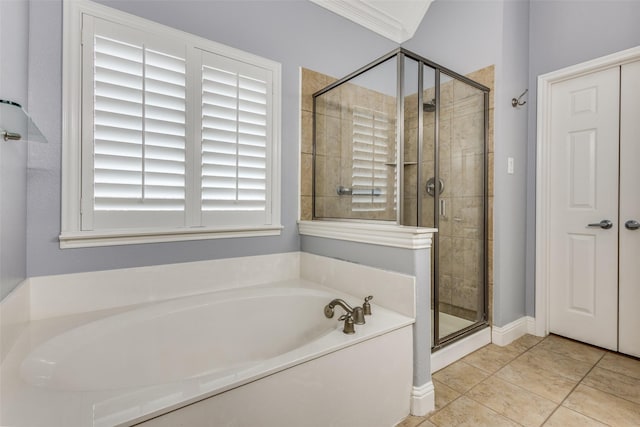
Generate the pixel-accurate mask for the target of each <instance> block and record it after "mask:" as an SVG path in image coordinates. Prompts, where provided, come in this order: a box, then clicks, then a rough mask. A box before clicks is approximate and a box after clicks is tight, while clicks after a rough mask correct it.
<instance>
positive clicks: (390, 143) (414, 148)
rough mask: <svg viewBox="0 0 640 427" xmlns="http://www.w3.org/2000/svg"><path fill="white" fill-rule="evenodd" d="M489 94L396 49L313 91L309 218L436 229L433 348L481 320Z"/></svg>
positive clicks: (468, 330) (484, 307) (484, 298)
mask: <svg viewBox="0 0 640 427" xmlns="http://www.w3.org/2000/svg"><path fill="white" fill-rule="evenodd" d="M488 94H489V89H488V88H487V87H485V86H483V85H481V84H479V83H477V82H475V81H473V80H470V79H469V78H467V77H465V76H462V75H459V74H457V73H455V72H453V71H451V70H448V69H446V68H444V67H442V66H439V65H438V64H435V63H433V62H431V61H429V60H428V59H426V58H423V57H421V56H419V55H416V54H414V53H412V52H410V51H408V50H406V49H403V48H399V49H397V50H394V51H393V52H391V53H389V54H387V55H385V56H383V57H382V58H380V59H378V60H376V61H374V62H373V63H371V64H369V65H367V66H365V67H363V68H361V69H359V70H357V71H355V72H354V73H352V74H350V75H348V76H346V77H344V78H343V79H340V80H338V81H337V82H335V83H333V84H331V85H329V86H327V87H325V88H324V89H322V90H320V91H318V92H316V93H315V94H314V95H313V100H314V103H313V108H314V113H313V117H314V120H313V127H314V129H313V132H314V147H313V150H314V153H313V159H314V165H313V171H314V173H313V218H314V220H341V221H345V220H346V221H375V222H387V223H392V224H400V225H407V226H416V227H433V228H437V229H438V233H436V234H435V236H434V242H433V248H432V251H431V256H432V259H431V265H432V269H431V270H432V280H431V284H432V292H431V295H432V300H431V307H432V316H433V319H432V320H433V321H432V324H433V330H432V347H433V348H434V350H436V349H438V348H440V347H442V346H443V345H446V344H447V343H449V342H453V341H455V340H456V339H459V338H461V337H463V336H466V335H467V334H469V333H472V332H474V331H475V330H477V329H479V328H482V327H484V326H486V324H487V305H488V300H487V297H488V295H487V283H488V280H487V279H488V278H487V193H488V191H487V178H486V177H487V144H486V141H487V129H488V103H489V97H488ZM425 262H426V261H425Z"/></svg>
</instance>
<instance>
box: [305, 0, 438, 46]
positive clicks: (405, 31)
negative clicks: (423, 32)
mask: <svg viewBox="0 0 640 427" xmlns="http://www.w3.org/2000/svg"><path fill="white" fill-rule="evenodd" d="M311 1H312V2H313V3H315V4H317V5H319V6H322V7H324V8H325V9H328V10H330V11H332V12H334V13H337V14H338V15H340V16H342V17H344V18H347V19H349V20H351V21H353V22H355V23H356V24H360V25H362V26H363V27H365V28H368V29H369V30H371V31H374V32H376V33H378V34H380V35H381V36H384V37H386V38H388V39H391V40H393V41H394V42H396V43H402V42H405V41H407V40H409V39H410V38H411V37H413V35H414V34H415V32H416V30H417V29H418V26H419V25H420V22H422V19H423V18H424V15H425V14H426V13H427V9H429V6H430V5H431V2H432V1H433V0H311Z"/></svg>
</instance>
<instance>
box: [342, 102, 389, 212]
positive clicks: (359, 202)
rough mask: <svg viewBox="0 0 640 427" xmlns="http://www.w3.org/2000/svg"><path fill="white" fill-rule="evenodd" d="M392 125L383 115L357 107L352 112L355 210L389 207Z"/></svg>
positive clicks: (353, 197)
mask: <svg viewBox="0 0 640 427" xmlns="http://www.w3.org/2000/svg"><path fill="white" fill-rule="evenodd" d="M390 126H391V125H390V122H389V118H388V116H387V115H386V114H384V113H381V112H377V111H373V110H368V109H365V108H358V107H356V108H354V110H353V145H352V155H353V164H352V182H351V187H352V191H353V195H352V198H351V206H352V210H353V211H384V210H386V208H387V197H388V186H389V176H388V174H389V171H388V169H389V168H388V167H387V165H386V163H387V162H388V161H389V160H388V157H389V133H390V130H391V129H390Z"/></svg>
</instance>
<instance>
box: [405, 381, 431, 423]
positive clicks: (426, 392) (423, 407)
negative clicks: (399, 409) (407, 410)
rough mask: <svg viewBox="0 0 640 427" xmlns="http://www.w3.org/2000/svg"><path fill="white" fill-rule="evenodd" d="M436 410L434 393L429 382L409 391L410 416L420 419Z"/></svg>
mask: <svg viewBox="0 0 640 427" xmlns="http://www.w3.org/2000/svg"><path fill="white" fill-rule="evenodd" d="M435 408H436V391H435V388H434V387H433V382H431V381H429V382H428V383H426V384H423V385H421V386H419V387H415V386H414V387H413V390H412V391H411V415H415V416H416V417H422V416H424V415H427V414H428V413H429V412H431V411H433V410H434V409H435Z"/></svg>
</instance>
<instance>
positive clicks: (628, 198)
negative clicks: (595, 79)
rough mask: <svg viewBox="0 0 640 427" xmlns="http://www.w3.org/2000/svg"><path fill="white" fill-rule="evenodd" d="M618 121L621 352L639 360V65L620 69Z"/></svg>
mask: <svg viewBox="0 0 640 427" xmlns="http://www.w3.org/2000/svg"><path fill="white" fill-rule="evenodd" d="M621 76H622V77H621V79H622V80H621V91H620V92H621V99H620V105H621V117H620V331H619V339H620V352H622V353H626V354H631V355H634V356H637V357H640V308H639V305H640V229H638V230H629V229H627V228H625V227H624V223H625V222H626V221H629V220H636V221H638V222H640V164H639V163H640V119H639V118H640V62H634V63H631V64H626V65H623V66H622V75H621Z"/></svg>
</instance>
